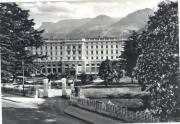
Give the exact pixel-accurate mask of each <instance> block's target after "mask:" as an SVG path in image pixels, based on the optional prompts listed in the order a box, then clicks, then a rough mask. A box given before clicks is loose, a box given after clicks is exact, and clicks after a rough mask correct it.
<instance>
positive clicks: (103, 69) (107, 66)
mask: <svg viewBox="0 0 180 124" xmlns="http://www.w3.org/2000/svg"><path fill="white" fill-rule="evenodd" d="M113 74H114V73H113V66H112V62H111V61H110V60H108V59H106V60H105V61H103V62H102V63H101V65H100V67H99V74H98V75H99V76H100V77H101V79H103V80H104V82H105V83H106V86H107V85H108V83H109V82H112V81H113V77H114V76H113Z"/></svg>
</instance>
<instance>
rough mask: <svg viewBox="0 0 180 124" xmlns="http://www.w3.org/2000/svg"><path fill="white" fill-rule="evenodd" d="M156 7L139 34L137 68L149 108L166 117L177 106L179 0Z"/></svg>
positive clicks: (178, 91)
mask: <svg viewBox="0 0 180 124" xmlns="http://www.w3.org/2000/svg"><path fill="white" fill-rule="evenodd" d="M158 7H159V9H158V10H157V12H155V15H154V16H152V17H150V20H149V22H148V26H147V29H146V30H145V31H144V32H143V33H142V35H141V37H140V38H139V43H138V44H139V48H140V49H141V50H142V51H141V53H142V54H141V55H140V56H139V58H138V63H137V70H136V71H137V77H138V81H139V82H140V83H141V84H142V86H143V90H147V91H149V92H150V97H149V99H148V103H149V107H150V110H151V112H152V113H153V114H154V115H157V116H159V117H160V119H161V121H168V120H171V117H173V116H177V115H179V113H178V112H179V108H180V100H179V99H180V96H179V93H180V84H179V82H180V80H179V77H178V75H179V36H178V33H179V32H178V2H170V1H165V2H161V3H160V4H159V5H158Z"/></svg>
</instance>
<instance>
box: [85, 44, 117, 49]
mask: <svg viewBox="0 0 180 124" xmlns="http://www.w3.org/2000/svg"><path fill="white" fill-rule="evenodd" d="M94 47H95V46H91V47H90V46H86V48H87V49H88V48H91V49H93V48H94ZM96 48H104V45H101V47H100V46H99V45H96ZM106 48H114V45H111V47H110V46H109V45H106ZM116 48H118V45H116Z"/></svg>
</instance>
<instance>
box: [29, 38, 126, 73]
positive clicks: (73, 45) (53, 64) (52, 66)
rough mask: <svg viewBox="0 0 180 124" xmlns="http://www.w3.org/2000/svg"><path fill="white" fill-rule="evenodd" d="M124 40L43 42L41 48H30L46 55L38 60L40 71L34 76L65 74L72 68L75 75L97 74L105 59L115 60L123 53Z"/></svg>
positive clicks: (88, 39) (90, 39)
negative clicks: (40, 66)
mask: <svg viewBox="0 0 180 124" xmlns="http://www.w3.org/2000/svg"><path fill="white" fill-rule="evenodd" d="M123 43H124V39H117V38H83V39H80V40H55V39H53V40H51V39H48V40H45V43H44V45H43V46H41V47H39V48H37V49H36V48H32V52H33V53H34V54H36V53H38V54H41V55H47V56H48V57H47V58H44V59H38V60H37V61H36V62H38V63H40V64H41V65H42V69H41V70H40V71H37V72H36V74H45V75H48V74H51V73H65V72H67V70H69V69H72V68H74V69H75V70H76V74H77V75H78V74H81V73H82V72H85V73H86V74H98V71H99V66H100V64H101V62H102V61H104V60H105V59H107V58H108V59H110V60H117V58H118V57H119V56H120V55H121V52H122V51H123Z"/></svg>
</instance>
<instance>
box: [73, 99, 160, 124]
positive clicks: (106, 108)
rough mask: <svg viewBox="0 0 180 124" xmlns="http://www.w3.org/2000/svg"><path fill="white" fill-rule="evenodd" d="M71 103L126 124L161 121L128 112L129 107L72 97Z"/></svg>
mask: <svg viewBox="0 0 180 124" xmlns="http://www.w3.org/2000/svg"><path fill="white" fill-rule="evenodd" d="M70 103H71V104H72V105H75V106H78V107H81V108H84V109H88V110H90V111H94V112H98V113H100V114H104V115H107V116H110V117H114V118H117V119H122V120H124V121H126V122H159V119H158V118H155V117H153V116H152V115H151V114H150V113H147V112H144V111H138V112H133V111H129V110H127V107H120V106H117V105H112V104H107V103H104V102H101V101H96V100H90V99H87V98H79V97H74V96H70Z"/></svg>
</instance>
